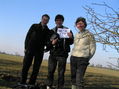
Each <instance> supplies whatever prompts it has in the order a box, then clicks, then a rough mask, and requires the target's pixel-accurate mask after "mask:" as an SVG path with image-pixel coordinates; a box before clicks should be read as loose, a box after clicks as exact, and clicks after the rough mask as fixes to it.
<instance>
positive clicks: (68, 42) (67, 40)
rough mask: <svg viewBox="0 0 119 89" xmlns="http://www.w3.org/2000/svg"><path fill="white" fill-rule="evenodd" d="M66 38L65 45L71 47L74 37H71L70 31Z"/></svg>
mask: <svg viewBox="0 0 119 89" xmlns="http://www.w3.org/2000/svg"><path fill="white" fill-rule="evenodd" d="M68 36H69V38H68V39H66V43H67V44H69V45H72V44H73V43H74V36H73V33H72V31H71V32H70V33H68Z"/></svg>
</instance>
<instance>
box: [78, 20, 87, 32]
mask: <svg viewBox="0 0 119 89" xmlns="http://www.w3.org/2000/svg"><path fill="white" fill-rule="evenodd" d="M76 27H77V28H78V29H79V30H80V31H83V30H84V28H85V24H84V23H83V22H82V21H79V22H78V23H77V24H76Z"/></svg>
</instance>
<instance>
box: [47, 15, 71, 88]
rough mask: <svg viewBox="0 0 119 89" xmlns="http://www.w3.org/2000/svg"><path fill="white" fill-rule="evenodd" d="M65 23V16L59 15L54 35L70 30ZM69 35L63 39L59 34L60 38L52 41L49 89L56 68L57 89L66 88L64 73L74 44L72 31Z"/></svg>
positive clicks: (48, 79)
mask: <svg viewBox="0 0 119 89" xmlns="http://www.w3.org/2000/svg"><path fill="white" fill-rule="evenodd" d="M63 22H64V17H63V15H60V14H58V15H57V16H56V17H55V23H56V27H54V28H53V29H52V30H53V31H54V33H56V34H59V33H58V29H64V31H66V30H69V29H68V28H67V27H65V26H63ZM67 35H68V37H61V35H60V34H59V37H56V39H53V40H52V39H51V41H52V45H53V46H52V48H51V49H50V56H49V60H48V77H47V89H51V88H52V85H53V80H54V72H55V70H56V66H58V84H57V89H63V87H64V73H65V69H66V61H67V57H68V53H69V52H70V45H72V44H73V33H72V31H71V30H70V31H69V32H68V33H67ZM54 37H55V36H54ZM51 38H52V37H51Z"/></svg>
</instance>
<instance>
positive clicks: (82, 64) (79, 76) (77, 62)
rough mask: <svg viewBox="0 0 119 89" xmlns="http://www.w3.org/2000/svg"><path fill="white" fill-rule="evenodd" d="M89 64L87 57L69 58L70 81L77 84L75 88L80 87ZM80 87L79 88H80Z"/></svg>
mask: <svg viewBox="0 0 119 89" xmlns="http://www.w3.org/2000/svg"><path fill="white" fill-rule="evenodd" d="M88 64H89V59H88V58H83V57H74V56H71V58H70V67H71V82H72V84H73V85H76V86H77V89H82V87H83V82H84V79H83V78H84V75H85V71H86V69H87V66H88ZM80 87H81V88H80Z"/></svg>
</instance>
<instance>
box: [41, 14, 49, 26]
mask: <svg viewBox="0 0 119 89" xmlns="http://www.w3.org/2000/svg"><path fill="white" fill-rule="evenodd" d="M49 19H50V17H49V15H47V14H44V15H42V19H41V23H42V25H46V24H47V23H48V22H49Z"/></svg>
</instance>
